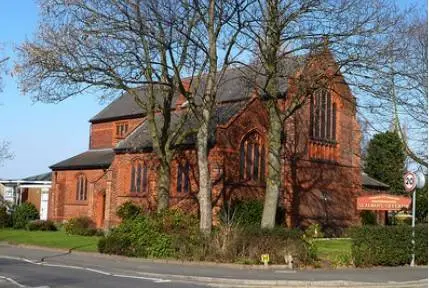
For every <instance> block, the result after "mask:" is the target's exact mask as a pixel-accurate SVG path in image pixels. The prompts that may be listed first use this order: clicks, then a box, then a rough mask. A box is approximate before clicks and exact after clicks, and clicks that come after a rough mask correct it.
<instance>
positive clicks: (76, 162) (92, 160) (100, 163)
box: [49, 148, 115, 170]
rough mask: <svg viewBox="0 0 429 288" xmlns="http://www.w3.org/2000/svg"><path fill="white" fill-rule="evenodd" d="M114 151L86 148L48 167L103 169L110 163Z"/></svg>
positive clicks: (60, 168)
mask: <svg viewBox="0 0 429 288" xmlns="http://www.w3.org/2000/svg"><path fill="white" fill-rule="evenodd" d="M114 156H115V153H114V152H113V149H110V148H109V149H96V150H95V149H94V150H88V151H85V152H83V153H81V154H78V155H76V156H73V157H71V158H68V159H66V160H63V161H61V162H58V163H56V164H54V165H52V166H50V167H49V168H51V169H52V170H73V169H103V168H108V167H109V166H110V164H112V161H113V157H114Z"/></svg>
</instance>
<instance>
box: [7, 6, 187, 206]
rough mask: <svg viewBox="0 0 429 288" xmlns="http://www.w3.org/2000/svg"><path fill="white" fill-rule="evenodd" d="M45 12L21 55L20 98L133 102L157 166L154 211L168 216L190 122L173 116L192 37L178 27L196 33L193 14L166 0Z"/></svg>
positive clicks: (54, 8) (57, 8)
mask: <svg viewBox="0 0 429 288" xmlns="http://www.w3.org/2000/svg"><path fill="white" fill-rule="evenodd" d="M41 9H42V14H41V26H40V30H39V32H38V34H37V37H36V39H35V40H33V41H29V42H26V43H24V44H23V45H21V47H19V50H20V52H21V59H20V64H19V65H18V66H17V67H16V71H17V72H18V73H19V77H20V83H21V89H22V91H24V92H29V93H31V94H32V95H33V97H34V99H35V100H37V101H44V102H59V101H63V100H64V99H67V98H69V97H71V96H74V95H77V94H84V93H85V94H91V92H94V94H96V95H100V91H102V92H103V94H102V95H103V97H106V95H108V96H110V95H115V94H117V93H120V92H126V93H130V94H132V95H133V96H134V99H135V101H136V103H137V104H138V105H139V106H140V107H141V108H142V110H143V111H144V113H145V114H146V116H147V119H146V120H145V121H148V123H149V127H150V133H151V136H152V139H153V149H154V151H155V152H156V154H157V155H158V157H159V160H160V161H159V162H160V165H159V169H158V181H157V184H158V187H157V209H158V210H163V209H166V208H167V207H168V199H169V196H168V195H169V187H170V163H171V160H172V159H173V157H174V150H173V149H172V147H173V145H174V144H177V142H180V141H181V140H180V139H182V138H183V137H184V136H182V135H184V134H185V131H184V129H182V128H183V123H184V122H185V121H186V118H187V116H186V115H187V111H186V110H183V111H181V113H180V115H179V114H178V113H176V114H173V112H172V108H173V105H174V101H175V100H176V99H177V97H178V95H179V90H180V89H179V86H180V85H182V82H181V79H180V76H181V75H182V73H183V70H184V69H185V68H186V66H187V65H188V63H189V62H191V61H190V60H189V58H190V57H189V53H191V51H190V49H189V45H188V43H189V39H188V38H187V37H185V36H186V35H187V34H185V35H181V34H180V33H178V32H177V31H176V30H175V29H176V27H177V25H179V23H182V24H185V23H188V24H187V25H184V26H186V29H192V28H193V25H194V24H193V22H194V19H195V16H194V15H193V14H192V13H193V11H192V10H189V9H184V8H183V6H181V4H180V3H179V4H178V3H176V1H169V0H166V1H140V0H121V1H96V0H86V1H67V0H42V1H41ZM194 14H195V13H194ZM186 33H189V31H188V32H186ZM172 61H174V65H172ZM182 90H183V89H182ZM182 116H183V117H182ZM177 119H180V120H177ZM136 148H138V147H136Z"/></svg>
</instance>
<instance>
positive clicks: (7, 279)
mask: <svg viewBox="0 0 429 288" xmlns="http://www.w3.org/2000/svg"><path fill="white" fill-rule="evenodd" d="M0 279H4V280H6V281H9V282H10V283H12V284H13V285H15V286H18V287H20V288H49V286H37V287H32V286H26V285H23V284H21V283H19V282H18V281H16V280H14V279H12V278H10V277H6V276H1V275H0Z"/></svg>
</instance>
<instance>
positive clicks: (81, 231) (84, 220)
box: [64, 216, 103, 236]
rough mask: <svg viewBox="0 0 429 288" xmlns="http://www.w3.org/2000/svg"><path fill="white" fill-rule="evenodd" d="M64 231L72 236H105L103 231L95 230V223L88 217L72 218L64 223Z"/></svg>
mask: <svg viewBox="0 0 429 288" xmlns="http://www.w3.org/2000/svg"><path fill="white" fill-rule="evenodd" d="M64 230H65V231H66V233H67V234H70V235H81V236H94V235H96V236H101V235H102V234H103V233H102V231H101V230H97V229H96V228H95V224H94V222H92V220H91V219H90V218H89V217H86V216H82V217H76V218H71V219H70V220H68V221H67V222H66V223H64Z"/></svg>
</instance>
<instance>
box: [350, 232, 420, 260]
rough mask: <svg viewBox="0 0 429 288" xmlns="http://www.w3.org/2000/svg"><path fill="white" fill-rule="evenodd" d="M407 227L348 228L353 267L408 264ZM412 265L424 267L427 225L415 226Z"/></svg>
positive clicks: (409, 258) (409, 253)
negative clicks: (414, 255) (414, 260)
mask: <svg viewBox="0 0 429 288" xmlns="http://www.w3.org/2000/svg"><path fill="white" fill-rule="evenodd" d="M411 229H412V228H411V227H410V226H405V225H399V226H364V227H358V228H353V229H351V231H350V232H351V237H352V239H353V242H352V257H353V261H354V263H355V265H356V266H358V267H364V266H373V265H383V266H398V265H405V264H408V263H410V261H411V254H412V244H411V231H412V230H411ZM415 231H416V233H415V235H416V246H415V247H416V250H415V252H416V264H425V265H426V264H427V256H428V253H427V247H428V246H427V237H428V227H427V225H417V226H416V230H415Z"/></svg>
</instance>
